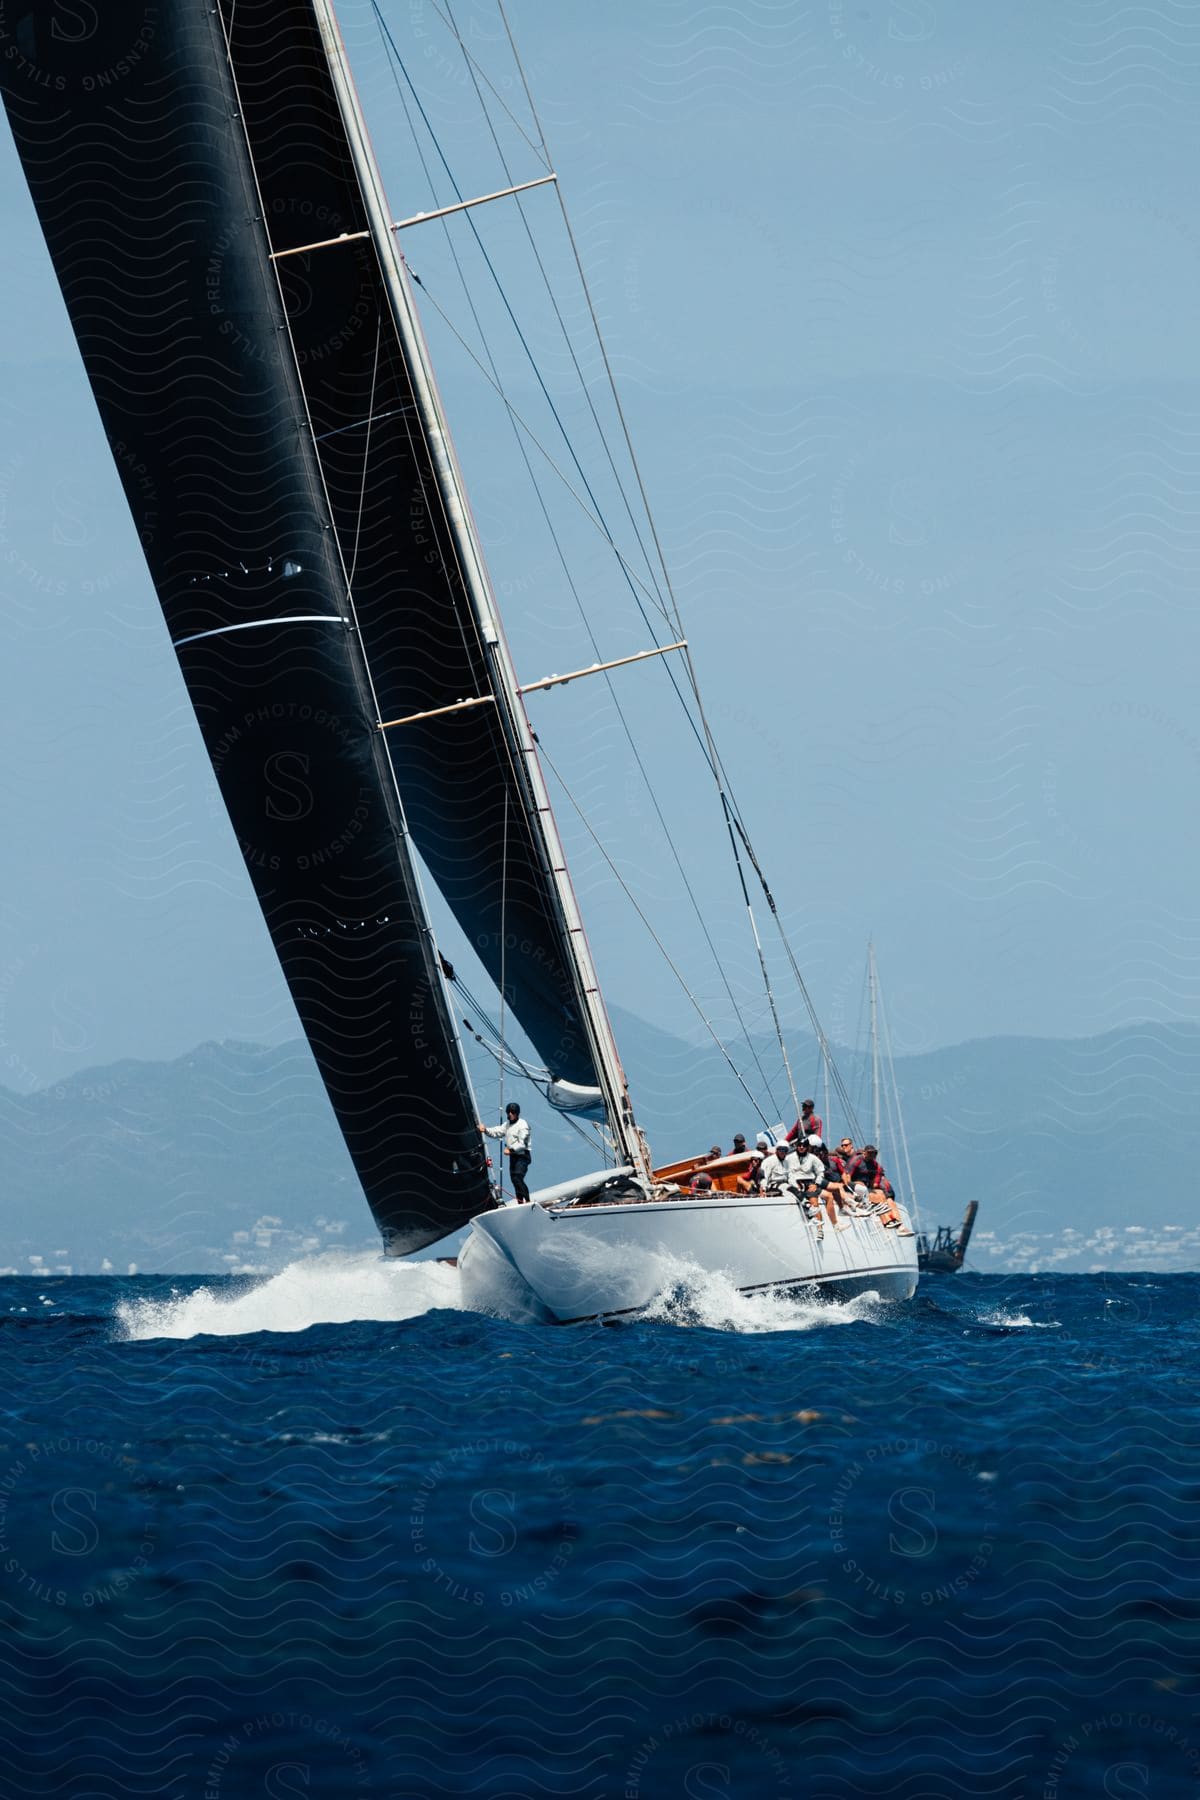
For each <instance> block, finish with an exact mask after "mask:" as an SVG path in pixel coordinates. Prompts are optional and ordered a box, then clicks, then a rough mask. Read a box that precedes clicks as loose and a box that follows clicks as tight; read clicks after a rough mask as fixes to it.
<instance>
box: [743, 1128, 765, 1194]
mask: <svg viewBox="0 0 1200 1800" xmlns="http://www.w3.org/2000/svg"><path fill="white" fill-rule="evenodd" d="M770 1148H771V1140H770V1138H769V1137H768V1136H767V1134H766V1132H765V1131H760V1132H759V1134H758V1136H757V1137H756V1138H755V1140H754V1151H753V1155H754V1161H753V1162H752V1163H751V1164H750V1166H749V1168H747V1169H743V1171H742V1173H741V1174H740V1175H739V1176H738V1178H737V1189H738V1193H739V1194H757V1193H758V1191H759V1188H760V1187H761V1186H762V1166H763V1158H764V1157H765V1156H766V1155H767V1154H768V1153H769V1151H770Z"/></svg>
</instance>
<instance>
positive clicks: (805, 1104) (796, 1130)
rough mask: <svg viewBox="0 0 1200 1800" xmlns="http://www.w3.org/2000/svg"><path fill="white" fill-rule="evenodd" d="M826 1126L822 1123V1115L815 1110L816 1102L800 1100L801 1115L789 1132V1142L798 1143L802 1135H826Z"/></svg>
mask: <svg viewBox="0 0 1200 1800" xmlns="http://www.w3.org/2000/svg"><path fill="white" fill-rule="evenodd" d="M824 1135H825V1127H824V1125H823V1124H822V1123H821V1115H820V1113H819V1112H817V1111H816V1110H815V1102H813V1101H812V1100H802V1101H801V1102H800V1117H799V1118H798V1119H797V1120H796V1123H795V1124H794V1125H793V1126H792V1129H791V1130H790V1131H789V1132H788V1143H789V1144H795V1143H798V1142H799V1140H800V1139H801V1138H802V1137H824Z"/></svg>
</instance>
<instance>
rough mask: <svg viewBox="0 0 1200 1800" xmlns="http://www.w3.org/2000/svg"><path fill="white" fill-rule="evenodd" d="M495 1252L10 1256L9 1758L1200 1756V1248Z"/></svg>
mask: <svg viewBox="0 0 1200 1800" xmlns="http://www.w3.org/2000/svg"><path fill="white" fill-rule="evenodd" d="M456 1281H457V1277H456V1276H455V1275H454V1273H453V1272H452V1271H450V1270H447V1269H442V1268H437V1267H433V1266H429V1265H426V1266H424V1267H410V1268H400V1267H396V1266H384V1265H383V1264H382V1263H381V1262H378V1261H375V1260H370V1259H365V1258H359V1259H354V1258H344V1259H338V1258H329V1257H326V1258H321V1259H318V1260H314V1261H310V1262H307V1263H301V1264H297V1265H294V1266H293V1267H292V1268H291V1269H289V1270H287V1271H286V1272H285V1273H283V1274H282V1275H279V1276H277V1277H275V1278H273V1279H272V1280H270V1281H267V1282H263V1281H252V1280H249V1279H247V1278H232V1279H228V1280H213V1279H211V1278H203V1279H200V1278H197V1279H195V1280H186V1281H181V1280H178V1279H168V1278H156V1277H142V1278H133V1279H129V1280H118V1279H62V1280H41V1281H36V1280H29V1279H22V1280H11V1279H10V1280H6V1281H4V1282H2V1283H0V1319H2V1321H3V1329H2V1330H0V1345H2V1357H3V1362H2V1373H3V1396H4V1414H5V1421H4V1423H5V1432H4V1437H5V1450H4V1463H3V1475H2V1477H0V1605H2V1607H3V1633H2V1635H0V1713H2V1715H3V1717H2V1719H0V1786H2V1789H3V1792H4V1793H5V1794H20V1795H26V1794H29V1795H43V1794H64V1795H71V1796H87V1797H88V1800H91V1797H93V1796H96V1797H100V1796H110V1795H112V1796H116V1795H120V1796H122V1797H126V1796H141V1795H154V1796H156V1797H158V1796H179V1797H180V1800H183V1797H191V1800H233V1797H240V1796H244V1795H336V1796H339V1797H345V1796H354V1795H359V1794H381V1795H398V1796H399V1795H405V1796H406V1795H418V1796H424V1795H459V1794H480V1795H494V1796H501V1795H512V1796H518V1795H519V1796H528V1795H584V1796H595V1797H596V1800H641V1797H642V1796H646V1797H647V1800H649V1797H651V1796H662V1795H672V1796H673V1795H689V1796H705V1797H716V1796H723V1795H739V1796H740V1795H753V1796H758V1795H765V1796H775V1795H785V1794H787V1795H790V1794H797V1795H800V1794H803V1795H806V1796H809V1795H811V1796H817V1797H820V1796H829V1797H830V1800H832V1797H834V1796H837V1797H838V1800H840V1797H842V1796H850V1795H855V1796H857V1795H868V1796H874V1795H889V1796H912V1797H913V1800H917V1797H918V1796H919V1797H922V1800H924V1797H926V1796H942V1795H946V1796H959V1795H962V1794H965V1793H970V1794H972V1795H974V1796H988V1795H995V1796H1014V1797H1015V1796H1021V1797H1030V1800H1033V1797H1037V1800H1045V1797H1049V1800H1066V1797H1067V1796H1074V1795H1097V1794H1100V1795H1103V1794H1130V1795H1132V1794H1139V1795H1140V1794H1153V1795H1155V1796H1175V1795H1181V1796H1182V1795H1193V1794H1195V1793H1197V1792H1200V1728H1198V1727H1197V1723H1196V1697H1197V1691H1198V1688H1200V1533H1198V1529H1197V1528H1198V1525H1200V1417H1198V1405H1197V1383H1196V1370H1197V1349H1198V1326H1197V1302H1198V1300H1200V1277H1196V1276H1192V1275H1176V1276H1162V1275H1146V1276H1131V1275H1124V1276H1106V1275H1088V1276H1084V1275H1060V1276H1012V1277H997V1276H986V1277H985V1276H972V1275H962V1276H958V1277H953V1278H941V1279H931V1280H928V1281H926V1282H925V1283H924V1284H923V1286H922V1288H921V1291H920V1293H919V1295H918V1297H917V1299H916V1300H915V1301H914V1302H913V1303H911V1304H910V1305H907V1306H895V1307H888V1306H883V1305H880V1304H878V1303H876V1302H873V1301H870V1300H867V1301H860V1302H857V1303H853V1304H850V1305H843V1306H823V1305H821V1304H819V1303H816V1302H813V1301H810V1300H807V1299H795V1298H790V1299H787V1300H784V1299H772V1298H770V1297H758V1298H756V1299H753V1300H748V1299H744V1298H741V1297H739V1296H737V1295H736V1294H732V1293H730V1292H729V1291H728V1290H724V1289H723V1288H722V1285H721V1284H720V1283H719V1282H711V1283H709V1284H707V1286H705V1287H703V1288H702V1289H693V1290H690V1291H689V1290H687V1289H686V1288H683V1289H681V1290H680V1292H678V1293H677V1294H675V1295H673V1296H671V1297H669V1298H668V1299H667V1300H665V1301H664V1303H663V1305H662V1307H661V1308H660V1309H659V1316H658V1317H656V1318H654V1319H651V1320H647V1321H640V1322H636V1323H632V1324H623V1325H619V1326H607V1327H606V1326H601V1325H585V1326H579V1327H574V1328H571V1329H550V1328H536V1329H531V1328H522V1327H517V1326H512V1325H507V1324H503V1323H499V1322H497V1321H495V1320H490V1319H485V1318H482V1317H479V1316H478V1315H475V1314H471V1313H468V1312H464V1311H462V1310H459V1308H458V1305H457V1290H456ZM309 1321H316V1322H312V1323H309ZM305 1326H307V1328H303V1327H305Z"/></svg>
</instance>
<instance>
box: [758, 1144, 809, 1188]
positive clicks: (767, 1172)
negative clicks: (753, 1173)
mask: <svg viewBox="0 0 1200 1800" xmlns="http://www.w3.org/2000/svg"><path fill="white" fill-rule="evenodd" d="M799 1172H800V1158H799V1157H798V1156H797V1155H796V1152H795V1151H794V1150H790V1149H789V1148H788V1146H787V1145H786V1144H776V1146H775V1148H774V1149H773V1150H768V1151H767V1154H766V1155H765V1156H764V1157H763V1160H762V1167H761V1169H760V1170H759V1172H758V1180H759V1186H760V1189H761V1191H762V1192H763V1193H764V1194H779V1193H782V1192H783V1190H784V1189H785V1188H791V1187H794V1186H795V1183H796V1179H797V1177H798V1175H799Z"/></svg>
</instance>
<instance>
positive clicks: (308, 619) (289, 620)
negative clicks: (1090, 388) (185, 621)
mask: <svg viewBox="0 0 1200 1800" xmlns="http://www.w3.org/2000/svg"><path fill="white" fill-rule="evenodd" d="M350 623H351V621H350V620H349V619H348V618H346V616H345V614H344V613H284V614H283V615H282V616H281V617H280V618H277V619H244V620H243V621H242V623H241V624H240V625H214V626H213V628H212V630H211V631H193V632H192V634H191V636H190V637H182V638H172V639H171V648H172V650H182V649H183V646H184V645H185V644H198V643H199V642H200V640H201V638H212V637H226V636H227V635H228V634H229V633H230V632H231V631H257V630H258V629H259V628H260V627H261V626H263V625H349V624H350Z"/></svg>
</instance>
